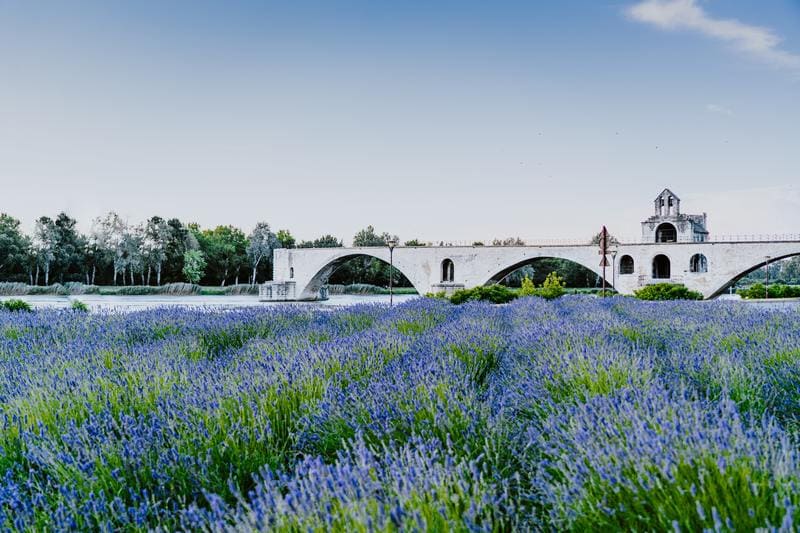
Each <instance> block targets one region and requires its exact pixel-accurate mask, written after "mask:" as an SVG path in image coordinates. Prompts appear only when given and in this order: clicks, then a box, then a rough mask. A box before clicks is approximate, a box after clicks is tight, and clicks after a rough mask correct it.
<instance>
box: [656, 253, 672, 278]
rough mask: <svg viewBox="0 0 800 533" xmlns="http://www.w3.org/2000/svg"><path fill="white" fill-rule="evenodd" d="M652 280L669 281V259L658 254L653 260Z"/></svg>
mask: <svg viewBox="0 0 800 533" xmlns="http://www.w3.org/2000/svg"><path fill="white" fill-rule="evenodd" d="M653 278H655V279H669V278H670V268H669V257H667V256H666V255H663V254H659V255H657V256H655V257H654V258H653Z"/></svg>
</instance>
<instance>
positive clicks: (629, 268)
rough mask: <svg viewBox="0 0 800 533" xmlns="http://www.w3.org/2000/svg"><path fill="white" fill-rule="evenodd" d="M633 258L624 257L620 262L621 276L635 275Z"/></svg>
mask: <svg viewBox="0 0 800 533" xmlns="http://www.w3.org/2000/svg"><path fill="white" fill-rule="evenodd" d="M633 266H634V265H633V257H631V256H629V255H623V256H622V257H621V258H620V260H619V273H620V274H633Z"/></svg>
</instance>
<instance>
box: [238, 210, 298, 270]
mask: <svg viewBox="0 0 800 533" xmlns="http://www.w3.org/2000/svg"><path fill="white" fill-rule="evenodd" d="M281 233H283V234H284V239H283V240H281ZM287 235H288V238H287ZM289 238H291V240H289ZM248 239H249V243H248V244H247V258H248V259H249V260H250V266H251V267H252V269H253V274H252V276H251V277H250V283H252V284H255V283H256V274H257V273H258V265H259V264H260V263H261V262H262V261H264V260H266V261H269V260H270V258H271V257H272V251H273V250H274V249H275V248H280V247H285V248H291V247H292V246H294V237H292V236H291V235H290V234H289V232H288V231H286V230H280V231H279V232H278V234H277V235H275V234H274V233H272V231H271V230H270V229H269V224H267V223H266V222H259V223H258V224H256V227H255V228H253V231H252V232H251V233H250V237H249V238H248ZM287 243H291V244H292V246H286V244H287Z"/></svg>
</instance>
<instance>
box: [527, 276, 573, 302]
mask: <svg viewBox="0 0 800 533" xmlns="http://www.w3.org/2000/svg"><path fill="white" fill-rule="evenodd" d="M564 285H565V284H564V282H563V281H562V280H561V278H559V277H558V273H556V272H550V273H549V274H548V275H547V278H545V280H544V283H543V284H542V286H541V287H536V286H535V285H534V284H533V281H532V280H531V279H530V278H528V277H525V278H523V280H522V287H520V289H519V295H520V296H540V297H542V298H544V299H545V300H554V299H555V298H560V297H561V296H564Z"/></svg>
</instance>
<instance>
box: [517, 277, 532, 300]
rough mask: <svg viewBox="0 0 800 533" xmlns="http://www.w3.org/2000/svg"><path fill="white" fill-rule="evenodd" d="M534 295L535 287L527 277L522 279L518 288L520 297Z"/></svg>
mask: <svg viewBox="0 0 800 533" xmlns="http://www.w3.org/2000/svg"><path fill="white" fill-rule="evenodd" d="M534 294H536V285H534V283H533V280H532V279H531V278H529V277H528V276H525V277H524V278H522V286H520V288H519V295H520V296H533V295H534Z"/></svg>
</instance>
